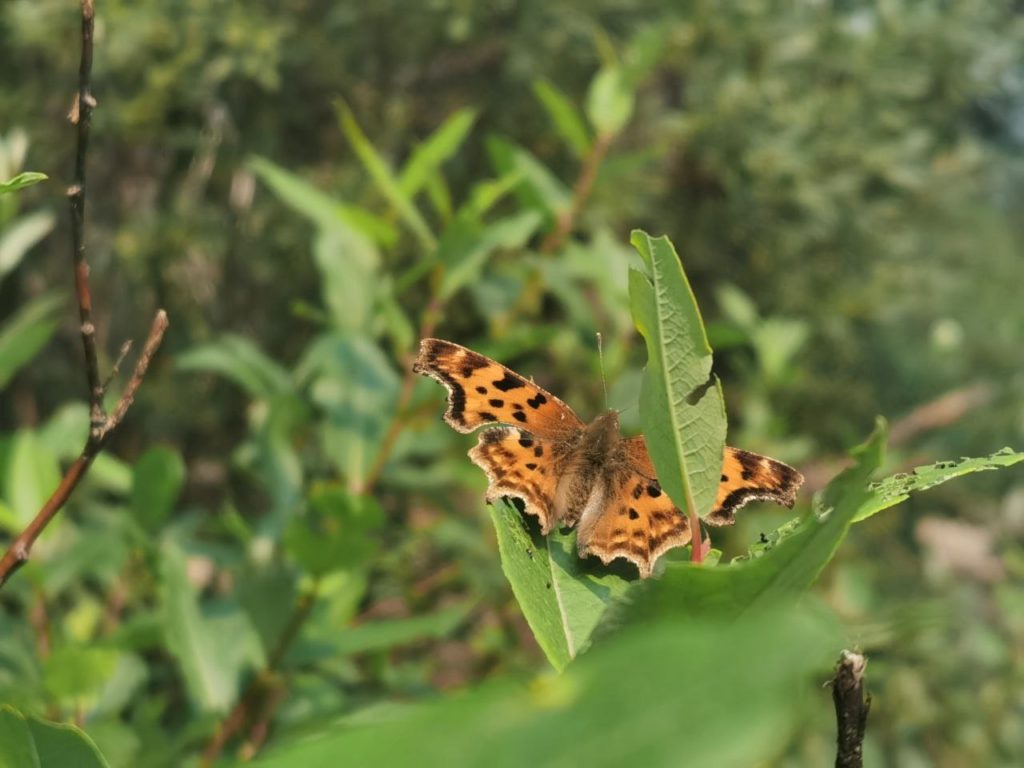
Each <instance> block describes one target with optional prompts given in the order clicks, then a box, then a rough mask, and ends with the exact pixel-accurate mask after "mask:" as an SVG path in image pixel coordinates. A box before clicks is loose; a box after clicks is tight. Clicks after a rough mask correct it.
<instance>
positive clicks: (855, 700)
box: [832, 651, 871, 768]
mask: <svg viewBox="0 0 1024 768" xmlns="http://www.w3.org/2000/svg"><path fill="white" fill-rule="evenodd" d="M867 664H868V661H867V659H866V658H865V657H864V655H863V654H860V653H856V652H854V651H843V653H842V654H841V655H840V657H839V662H838V663H837V664H836V675H835V678H833V680H832V703H833V704H835V708H836V768H861V766H862V765H863V764H864V729H865V728H866V727H867V723H868V710H870V709H871V696H870V694H869V695H867V696H865V695H864V670H865V669H866V668H867Z"/></svg>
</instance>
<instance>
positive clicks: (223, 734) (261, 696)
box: [199, 584, 318, 766]
mask: <svg viewBox="0 0 1024 768" xmlns="http://www.w3.org/2000/svg"><path fill="white" fill-rule="evenodd" d="M317 594H318V585H317V584H314V585H313V588H312V589H311V590H309V591H308V592H306V593H304V594H303V595H302V597H300V598H299V601H298V602H297V603H296V604H295V610H294V611H293V612H292V616H291V618H290V619H289V620H288V625H287V626H286V627H285V628H284V630H283V631H282V632H281V636H280V637H279V638H278V639H277V643H276V644H275V645H274V650H273V651H272V652H271V654H270V657H269V658H268V659H267V665H266V666H265V667H264V668H263V669H261V670H260V671H259V672H258V673H257V674H256V675H255V676H254V677H253V678H252V680H251V681H250V682H249V684H248V685H247V686H246V688H245V691H244V692H243V693H242V695H241V696H239V698H238V701H236V702H235V706H234V707H232V709H231V711H230V712H229V713H228V715H227V717H225V718H224V719H223V720H222V721H221V722H220V724H219V725H218V726H217V728H216V730H215V731H214V734H213V736H211V737H210V740H209V741H208V742H207V744H206V747H205V748H204V749H203V756H202V758H201V759H200V763H199V764H200V765H201V766H209V765H212V764H213V763H214V762H215V761H216V760H217V758H218V757H220V753H221V752H223V751H224V747H225V746H226V745H227V743H228V742H229V741H230V740H231V739H232V738H233V737H234V736H235V734H237V733H239V732H240V731H241V730H242V729H243V728H244V727H245V726H246V724H247V723H249V722H250V721H255V722H253V725H252V727H251V732H252V733H253V734H256V735H258V734H260V733H262V734H263V736H264V737H265V735H266V733H265V732H266V729H267V726H268V724H269V721H270V718H271V717H273V714H274V711H275V710H276V709H277V704H279V703H280V699H281V697H283V695H284V693H283V691H281V690H279V689H280V688H281V682H280V680H278V676H277V674H276V673H277V670H278V669H279V668H280V666H281V664H282V662H283V661H284V657H285V656H286V655H287V654H288V651H289V650H290V649H291V646H292V643H293V642H295V639H296V638H297V637H298V636H299V631H300V630H301V629H302V627H303V625H304V624H305V623H306V620H307V619H308V618H309V615H310V614H311V613H312V612H313V606H314V605H316V599H317ZM268 696H269V697H271V698H270V699H269V701H270V702H271V703H270V704H269V705H268V704H267V702H268ZM274 699H276V701H274ZM260 712H262V715H263V716H262V717H260V718H259V719H256V718H255V716H254V714H253V713H260ZM261 743H262V738H260V739H259V740H258V743H257V748H258V745H259V744H261Z"/></svg>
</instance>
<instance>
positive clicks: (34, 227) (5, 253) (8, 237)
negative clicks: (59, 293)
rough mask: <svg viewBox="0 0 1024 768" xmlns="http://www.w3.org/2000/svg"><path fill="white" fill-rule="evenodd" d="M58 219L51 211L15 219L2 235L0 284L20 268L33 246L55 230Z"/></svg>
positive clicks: (0, 239) (0, 241)
mask: <svg viewBox="0 0 1024 768" xmlns="http://www.w3.org/2000/svg"><path fill="white" fill-rule="evenodd" d="M55 221H56V217H55V216H54V215H53V214H52V213H50V212H49V211H37V212H35V213H30V214H28V215H27V216H21V217H20V218H18V219H15V220H14V222H13V223H12V224H10V225H9V226H8V227H7V228H6V229H4V230H3V232H2V234H0V283H2V282H3V279H4V276H5V275H7V274H8V273H9V272H11V270H13V269H14V268H15V267H17V266H18V264H19V263H20V262H21V260H22V258H23V257H24V256H25V254H26V253H28V251H29V249H30V248H32V246H33V245H35V244H36V243H38V242H39V241H40V240H42V239H43V238H44V237H46V235H47V234H48V233H49V232H50V230H51V229H53V225H54V222H55Z"/></svg>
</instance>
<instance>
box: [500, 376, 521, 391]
mask: <svg viewBox="0 0 1024 768" xmlns="http://www.w3.org/2000/svg"><path fill="white" fill-rule="evenodd" d="M493 383H494V386H495V387H496V388H497V389H500V390H501V391H502V392H508V391H509V390H510V389H519V388H520V387H525V386H526V382H525V381H523V380H522V379H521V378H519V377H518V376H516V375H515V374H514V373H506V374H505V376H504V377H503V378H501V379H498V380H497V381H495V382H493Z"/></svg>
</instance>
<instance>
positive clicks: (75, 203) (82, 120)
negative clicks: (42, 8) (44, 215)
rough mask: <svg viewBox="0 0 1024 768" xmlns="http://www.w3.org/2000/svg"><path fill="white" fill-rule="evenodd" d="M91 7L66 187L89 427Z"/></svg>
mask: <svg viewBox="0 0 1024 768" xmlns="http://www.w3.org/2000/svg"><path fill="white" fill-rule="evenodd" d="M94 16H95V9H94V7H93V0H82V57H81V59H80V61H79V64H78V94H77V96H76V97H75V104H74V106H73V107H72V109H71V115H70V118H71V122H72V123H74V124H75V125H76V127H77V129H78V131H77V133H78V142H77V149H76V151H75V177H74V181H73V182H72V184H71V186H70V187H69V188H68V202H69V204H70V207H71V248H72V253H71V258H72V261H73V264H74V269H75V295H76V296H77V297H78V319H79V321H80V323H81V326H80V330H81V333H82V348H83V350H84V351H85V377H86V381H87V382H88V385H89V418H90V420H91V421H92V424H93V426H94V427H95V426H98V425H99V424H102V423H103V421H104V420H105V414H104V412H103V384H102V381H101V379H100V367H99V362H98V356H97V353H96V326H95V325H94V324H93V322H92V289H91V288H90V287H89V262H88V261H87V259H86V253H85V167H86V166H85V159H86V155H87V153H88V151H89V128H90V127H91V125H92V110H93V108H94V107H95V106H96V100H95V99H94V98H93V95H92V90H91V88H90V84H89V79H90V77H91V76H92V38H93V35H92V33H93V18H94Z"/></svg>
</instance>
